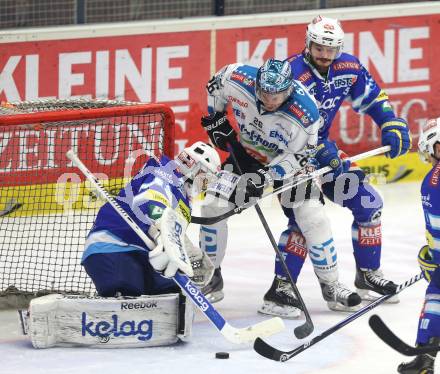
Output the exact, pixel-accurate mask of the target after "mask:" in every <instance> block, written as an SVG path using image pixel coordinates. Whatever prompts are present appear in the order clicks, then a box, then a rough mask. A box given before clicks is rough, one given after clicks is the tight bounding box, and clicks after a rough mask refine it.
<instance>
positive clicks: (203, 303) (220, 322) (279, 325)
mask: <svg viewBox="0 0 440 374" xmlns="http://www.w3.org/2000/svg"><path fill="white" fill-rule="evenodd" d="M66 155H67V157H68V158H69V159H70V160H71V161H72V162H73V163H74V165H75V166H77V167H78V169H79V170H81V172H82V173H83V174H84V176H85V177H86V178H87V180H88V181H89V182H90V183H91V184H92V185H93V187H94V188H95V190H96V191H97V192H98V194H99V195H100V196H101V198H102V199H103V200H105V201H107V202H108V203H109V204H110V205H111V206H112V207H113V208H114V209H115V211H116V212H117V213H118V214H119V215H120V216H121V217H122V218H123V219H124V220H125V222H126V223H127V224H128V225H129V226H130V227H131V228H132V229H133V231H134V232H135V233H136V234H137V235H139V237H140V238H141V239H142V240H143V241H144V242H145V244H146V245H147V246H148V247H149V248H154V247H155V246H156V243H154V242H153V241H152V240H151V239H150V238H149V237H148V236H147V235H146V234H145V233H144V232H143V231H142V229H141V228H140V227H139V226H138V225H137V224H136V222H135V221H133V219H132V218H131V217H130V216H129V215H128V214H127V212H126V211H125V210H124V209H122V207H121V206H120V205H119V204H118V203H117V201H116V200H115V199H114V198H113V197H112V196H111V195H110V194H109V193H108V192H107V191H106V190H105V188H104V187H103V185H102V184H101V182H100V181H99V179H98V178H96V176H95V175H94V174H93V173H92V172H91V171H90V170H89V169H88V168H87V167H86V166H85V165H84V164H83V162H82V161H81V160H80V159H79V157H78V156H77V155H76V154H75V153H74V152H73V151H72V150H70V151H68V152H67V154H66ZM173 280H174V281H175V282H176V283H177V284H178V285H179V287H180V288H181V289H182V290H183V292H184V293H185V294H186V295H187V296H188V297H189V298H190V299H191V300H192V301H193V303H194V304H195V305H196V306H197V308H199V310H200V311H201V312H202V313H203V314H204V315H205V316H206V317H207V318H208V319H209V320H210V321H211V322H212V324H213V325H214V326H215V327H216V328H217V330H218V331H220V333H221V334H222V335H223V336H224V337H225V338H226V339H228V340H229V341H231V342H232V343H236V344H241V343H248V342H251V341H254V340H255V338H256V337H258V336H269V335H272V334H275V333H277V332H280V331H282V330H283V329H284V322H283V321H282V320H281V318H271V319H269V320H265V321H263V322H260V323H257V324H255V325H253V326H249V327H248V328H243V329H237V328H234V327H232V326H231V325H229V323H228V322H226V320H225V319H224V318H223V317H222V315H221V314H220V313H219V312H218V311H217V310H216V309H215V308H214V307H213V305H212V304H211V303H210V302H209V301H208V300H207V299H206V297H205V296H204V295H203V293H202V292H201V291H200V290H199V289H198V288H197V286H196V285H194V283H193V282H192V281H191V280H190V279H189V278H188V277H187V276H186V275H184V274H181V273H176V274H175V276H174V277H173Z"/></svg>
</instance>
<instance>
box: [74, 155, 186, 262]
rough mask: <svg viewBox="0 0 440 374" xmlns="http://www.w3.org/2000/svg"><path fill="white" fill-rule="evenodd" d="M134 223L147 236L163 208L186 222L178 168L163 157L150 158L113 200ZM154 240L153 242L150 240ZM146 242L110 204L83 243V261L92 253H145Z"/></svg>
mask: <svg viewBox="0 0 440 374" xmlns="http://www.w3.org/2000/svg"><path fill="white" fill-rule="evenodd" d="M116 200H117V201H118V203H119V205H120V206H121V207H122V209H124V210H125V211H126V212H127V214H128V215H129V216H130V217H131V218H132V219H133V221H134V222H135V223H136V224H137V225H138V226H139V227H140V228H141V230H142V231H143V232H145V233H146V234H147V235H148V230H149V228H150V226H151V224H152V223H153V222H155V221H156V220H157V219H159V218H160V217H161V216H162V211H163V209H165V208H166V207H171V208H173V209H175V210H178V211H179V212H180V213H181V214H182V215H183V216H184V217H185V218H186V219H187V220H188V222H189V221H190V219H191V206H190V201H189V198H188V196H187V193H186V191H185V189H184V184H183V178H182V176H181V174H180V172H179V171H178V167H177V164H176V163H175V162H174V160H170V159H169V158H168V157H166V156H162V157H161V158H160V160H156V159H154V158H150V159H149V160H148V161H147V163H146V164H145V166H144V167H143V169H142V170H141V171H139V173H137V174H136V175H135V176H134V178H133V179H132V180H131V182H130V183H128V184H127V185H126V186H125V187H124V188H123V189H122V190H121V191H120V192H119V195H118V197H117V198H116ZM151 239H153V238H151ZM152 249H153V248H148V247H147V245H146V244H145V242H144V241H143V240H142V239H141V238H140V237H139V236H138V235H137V234H136V233H135V232H134V231H133V229H132V228H131V227H130V226H129V225H128V224H127V223H126V222H125V220H124V219H123V218H122V217H121V216H120V215H119V213H117V212H116V211H115V210H114V208H113V207H112V206H111V205H110V204H109V203H106V204H104V205H103V206H102V207H101V209H100V210H99V212H98V215H97V216H96V219H95V223H94V225H93V227H92V229H91V230H90V233H89V235H88V237H87V240H86V243H85V250H84V253H83V257H82V261H84V260H85V259H86V258H87V257H88V256H90V255H92V254H94V253H108V252H127V251H138V250H141V251H146V250H152Z"/></svg>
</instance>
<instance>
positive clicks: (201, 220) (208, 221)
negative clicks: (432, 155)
mask: <svg viewBox="0 0 440 374" xmlns="http://www.w3.org/2000/svg"><path fill="white" fill-rule="evenodd" d="M390 150H391V147H390V146H389V145H386V146H383V147H379V148H375V149H372V150H370V151H367V152H364V153H360V154H358V155H355V156H352V157H350V158H349V160H350V161H351V162H356V161H360V160H363V159H366V158H368V157H372V156H377V155H381V154H383V153H386V152H388V151H390ZM330 171H332V169H331V167H330V166H326V167H323V168H321V169H318V170H315V171H313V172H312V173H310V174H307V175H305V176H303V177H299V178H297V179H294V180H292V181H290V182H287V183H285V184H283V185H282V186H281V187H279V188H276V189H274V190H273V191H271V192H268V193H266V194H264V195H263V196H261V198H260V199H259V200H253V201H251V202H249V203H247V204H243V205H240V206H237V207H235V208H234V209H231V210H230V211H229V212H226V213H223V214H220V215H218V216H213V217H197V216H191V222H192V223H196V224H199V225H213V224H215V223H217V222H220V221H222V220H224V219H226V218H229V217H231V216H233V215H235V214H238V213H241V212H242V211H243V210H245V209H248V208H250V207H252V206H254V205H255V204H257V203H258V202H259V201H260V200H262V199H265V198H267V197H270V196H274V195H278V194H280V193H283V192H284V191H286V190H290V189H291V188H294V187H297V186H299V185H300V184H303V183H305V182H307V181H309V180H311V179H314V178H318V177H320V176H322V175H324V174H326V173H328V172H330ZM289 178H290V177H289V176H287V177H286V180H287V179H289Z"/></svg>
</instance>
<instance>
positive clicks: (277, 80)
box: [255, 58, 293, 104]
mask: <svg viewBox="0 0 440 374" xmlns="http://www.w3.org/2000/svg"><path fill="white" fill-rule="evenodd" d="M292 91H293V74H292V69H291V68H290V64H289V62H288V61H280V60H275V59H273V58H270V59H269V60H267V61H266V62H265V63H264V64H263V65H262V66H261V67H260V68H259V69H258V72H257V79H256V82H255V93H256V95H257V99H258V100H260V101H262V102H263V104H264V100H262V93H266V94H273V95H277V94H282V97H283V102H284V101H285V100H286V99H287V98H288V97H289V96H290V95H291V93H292Z"/></svg>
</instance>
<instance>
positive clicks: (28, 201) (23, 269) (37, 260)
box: [0, 100, 172, 307]
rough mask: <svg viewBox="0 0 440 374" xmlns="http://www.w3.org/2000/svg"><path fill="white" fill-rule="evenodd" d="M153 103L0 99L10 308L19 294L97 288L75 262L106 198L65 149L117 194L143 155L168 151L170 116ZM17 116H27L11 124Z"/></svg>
mask: <svg viewBox="0 0 440 374" xmlns="http://www.w3.org/2000/svg"><path fill="white" fill-rule="evenodd" d="M152 107H153V106H151V105H150V106H149V105H135V104H134V103H122V102H103V101H94V102H91V101H88V102H82V101H66V100H65V101H57V102H38V103H18V104H3V105H2V109H1V111H0V113H2V115H0V233H1V234H0V300H5V296H6V297H7V298H8V300H9V301H8V302H7V303H6V306H7V307H9V306H11V305H10V303H11V301H10V300H11V299H18V298H19V296H24V298H25V300H20V301H19V302H18V304H23V303H26V302H27V299H29V298H30V297H34V296H35V295H42V294H46V293H52V292H64V293H85V294H92V293H94V292H95V289H94V287H93V284H92V283H91V281H90V280H89V278H88V276H87V274H86V273H85V272H84V270H83V268H82V267H81V264H80V262H81V256H82V252H83V245H84V242H85V238H86V236H87V233H88V231H89V230H90V228H91V227H92V224H93V222H94V218H95V216H96V213H97V210H98V209H99V207H100V206H101V205H102V204H103V202H101V201H100V200H99V199H98V198H97V195H96V194H95V192H94V190H93V188H92V187H91V186H90V185H89V183H88V182H85V181H84V179H85V178H84V177H83V176H82V174H81V172H80V171H79V170H78V169H77V168H76V167H74V166H73V165H72V162H71V161H70V160H69V159H68V158H67V157H66V152H67V151H68V150H69V149H73V150H74V151H75V152H76V153H77V154H78V156H79V157H80V159H81V160H82V161H83V162H84V163H85V164H86V165H87V166H88V167H89V169H90V170H91V171H92V172H93V173H94V174H95V175H97V176H98V177H99V178H100V179H101V180H102V181H103V183H104V186H105V187H106V188H107V190H108V191H109V192H110V193H111V194H113V195H116V194H117V193H118V192H119V190H120V189H121V188H122V187H123V186H124V184H125V183H126V182H127V181H128V180H129V179H130V177H132V176H133V175H134V174H135V173H136V172H137V171H138V170H139V169H140V168H141V167H142V165H143V164H144V163H145V161H146V159H147V157H149V156H151V155H155V156H160V155H161V154H164V153H168V155H170V156H172V154H170V150H169V149H167V144H171V143H172V142H170V136H172V134H170V133H171V131H170V130H168V129H169V128H171V127H170V123H169V122H170V121H169V117H167V116H166V115H165V113H162V112H161V111H160V110H157V109H155V110H152ZM109 108H111V109H110V111H109ZM103 109H105V110H103ZM12 113H14V115H12V116H11V114H12ZM21 113H29V114H26V115H24V116H23V115H20V114H21ZM17 115H19V118H20V119H22V118H24V119H23V120H22V121H19V122H20V123H18V124H13V125H11V124H10V122H11V119H14V118H17ZM64 118H68V120H64ZM12 122H13V121H12ZM15 122H16V121H15ZM12 303H17V300H13V301H12ZM0 304H1V303H0Z"/></svg>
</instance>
